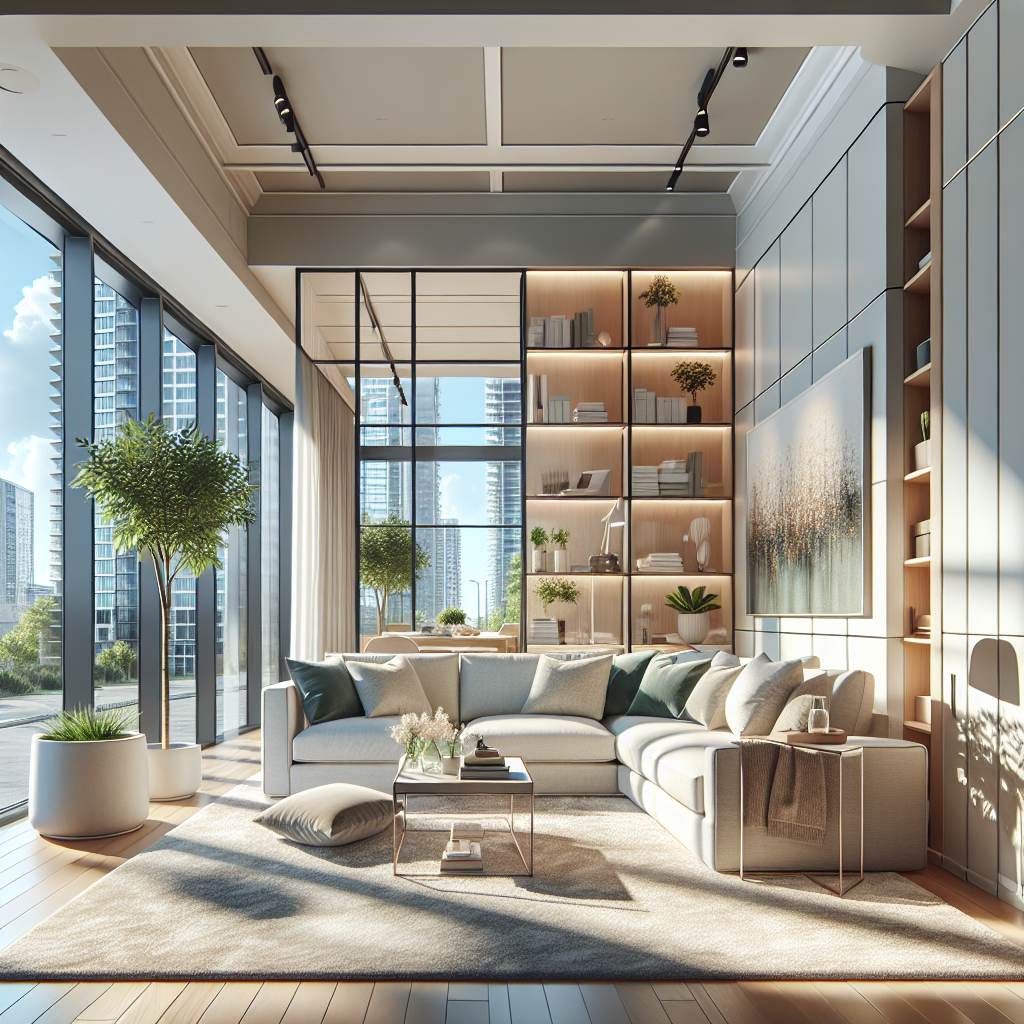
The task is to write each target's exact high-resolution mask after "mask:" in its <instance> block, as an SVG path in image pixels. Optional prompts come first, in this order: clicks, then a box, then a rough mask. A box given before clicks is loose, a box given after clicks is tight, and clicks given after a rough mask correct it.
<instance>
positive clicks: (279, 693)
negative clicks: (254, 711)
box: [261, 682, 306, 796]
mask: <svg viewBox="0 0 1024 1024" xmlns="http://www.w3.org/2000/svg"><path fill="white" fill-rule="evenodd" d="M305 727H306V716H305V715H304V714H303V712H302V698H301V696H300V694H299V690H298V687H296V685H295V684H294V683H292V682H284V683H275V684H274V685H273V686H268V687H266V688H265V689H264V691H263V727H262V741H261V745H262V754H263V792H264V793H266V795H267V796H288V794H289V793H290V792H291V782H290V779H291V766H292V740H294V739H295V737H296V736H298V734H299V733H300V732H302V730H303V729H304V728H305Z"/></svg>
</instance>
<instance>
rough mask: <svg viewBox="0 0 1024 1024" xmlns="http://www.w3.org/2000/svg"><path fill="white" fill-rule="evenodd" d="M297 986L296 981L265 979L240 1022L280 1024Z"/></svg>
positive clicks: (245, 1023) (244, 1023) (246, 1023)
mask: <svg viewBox="0 0 1024 1024" xmlns="http://www.w3.org/2000/svg"><path fill="white" fill-rule="evenodd" d="M298 987H299V983H298V982H297V981H265V982H264V983H263V984H262V985H261V986H260V990H259V992H257V993H256V998H255V999H253V1001H252V1002H251V1003H250V1004H249V1009H248V1010H246V1011H245V1016H244V1017H242V1020H241V1024H281V1018H282V1017H283V1016H284V1015H285V1012H286V1011H287V1009H288V1004H289V1003H290V1002H291V1001H292V996H294V995H295V992H296V990H297V989H298Z"/></svg>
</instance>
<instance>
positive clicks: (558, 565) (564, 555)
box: [555, 548, 569, 572]
mask: <svg viewBox="0 0 1024 1024" xmlns="http://www.w3.org/2000/svg"><path fill="white" fill-rule="evenodd" d="M568 571H569V552H568V551H565V550H564V549H562V548H556V549H555V572H568Z"/></svg>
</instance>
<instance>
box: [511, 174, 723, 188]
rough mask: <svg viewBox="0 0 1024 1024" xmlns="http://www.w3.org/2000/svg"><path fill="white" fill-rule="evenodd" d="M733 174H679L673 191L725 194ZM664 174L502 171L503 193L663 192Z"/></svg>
mask: <svg viewBox="0 0 1024 1024" xmlns="http://www.w3.org/2000/svg"><path fill="white" fill-rule="evenodd" d="M735 177H736V173H735V172H729V171H703V172H698V173H692V174H683V175H681V176H680V178H679V181H678V183H677V184H676V187H675V191H676V192H728V191H729V186H730V185H731V184H732V183H733V180H734V179H735ZM665 180H666V174H665V172H664V171H506V172H505V174H504V191H506V192H664V191H665Z"/></svg>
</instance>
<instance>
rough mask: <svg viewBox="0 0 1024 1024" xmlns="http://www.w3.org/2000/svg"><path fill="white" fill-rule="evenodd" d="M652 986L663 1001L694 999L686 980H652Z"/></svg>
mask: <svg viewBox="0 0 1024 1024" xmlns="http://www.w3.org/2000/svg"><path fill="white" fill-rule="evenodd" d="M651 988H653V989H654V994H655V995H656V996H657V997H658V998H659V999H660V1000H661V1001H662V1002H663V1003H664V1002H665V1001H666V1000H669V999H693V993H692V992H691V991H690V990H689V989H688V988H687V987H686V982H685V981H652V982H651Z"/></svg>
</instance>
